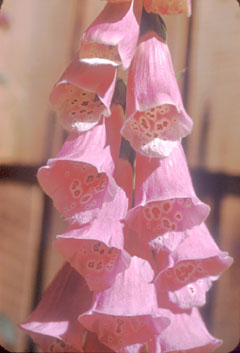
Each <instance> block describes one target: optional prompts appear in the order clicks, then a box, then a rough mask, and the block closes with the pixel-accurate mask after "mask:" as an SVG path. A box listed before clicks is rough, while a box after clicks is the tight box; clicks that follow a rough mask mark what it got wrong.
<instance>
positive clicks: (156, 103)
mask: <svg viewBox="0 0 240 353" xmlns="http://www.w3.org/2000/svg"><path fill="white" fill-rule="evenodd" d="M126 103H127V106H126V117H127V119H126V121H125V123H124V125H123V127H122V129H121V133H122V135H123V136H124V137H125V138H126V139H127V140H128V141H129V142H130V143H131V145H132V147H133V148H134V149H135V150H136V151H137V152H138V153H140V154H142V155H145V156H148V157H161V158H163V157H166V156H168V155H169V154H170V152H171V151H172V150H173V149H174V148H175V147H176V146H177V145H179V143H180V142H181V138H182V137H185V136H186V135H188V134H189V133H190V132H191V129H192V120H191V119H190V117H189V116H188V115H187V113H186V111H185V109H184V107H183V103H182V98H181V94H180V92H179V88H178V84H177V80H176V77H175V73H174V70H173V66H172V61H171V56H170V52H169V49H168V46H167V44H166V43H165V42H164V40H163V39H162V38H161V37H160V36H159V35H157V34H156V32H154V31H149V32H147V33H146V34H144V35H143V37H142V38H141V41H140V43H139V45H138V47H137V50H136V54H135V56H134V59H133V61H132V64H131V66H130V69H129V75H128V84H127V101H126Z"/></svg>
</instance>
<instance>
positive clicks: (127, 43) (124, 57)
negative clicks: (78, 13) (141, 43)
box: [79, 0, 142, 69]
mask: <svg viewBox="0 0 240 353" xmlns="http://www.w3.org/2000/svg"><path fill="white" fill-rule="evenodd" d="M141 13H142V0H132V1H131V2H129V1H128V2H126V1H125V2H124V3H118V2H117V3H111V2H109V3H107V5H106V6H105V8H104V9H103V11H102V12H101V13H100V15H99V16H98V17H97V18H96V19H95V21H94V22H93V23H92V24H91V26H90V27H89V28H88V29H87V30H86V32H85V33H84V34H83V37H82V40H81V49H80V53H79V56H80V58H103V59H108V60H110V61H112V62H114V63H115V64H117V65H119V64H122V66H123V68H124V69H127V68H128V67H129V65H130V63H131V61H132V58H133V56H134V53H135V49H136V46H137V41H138V36H139V27H140V20H141ZM129 33H131V35H129Z"/></svg>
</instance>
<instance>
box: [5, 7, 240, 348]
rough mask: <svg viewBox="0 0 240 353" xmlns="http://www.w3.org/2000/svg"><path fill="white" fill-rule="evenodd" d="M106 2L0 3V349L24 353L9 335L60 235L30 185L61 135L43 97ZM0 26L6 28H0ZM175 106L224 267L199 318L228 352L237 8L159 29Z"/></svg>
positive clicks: (239, 87)
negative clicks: (179, 106) (174, 82)
mask: <svg viewBox="0 0 240 353" xmlns="http://www.w3.org/2000/svg"><path fill="white" fill-rule="evenodd" d="M104 4H105V2H104V1H100V0H67V1H66V0H47V1H46V0H45V1H40V0H21V1H19V0H5V1H4V3H3V6H2V13H3V14H4V15H6V16H8V20H9V23H8V21H7V22H6V21H5V23H4V21H3V20H2V22H1V20H0V345H2V346H4V347H5V348H7V349H9V350H10V351H15V352H16V351H17V352H23V351H24V350H25V351H26V352H30V349H31V352H32V351H33V347H32V346H31V342H30V341H29V339H28V338H27V336H26V335H24V334H23V333H22V332H21V331H20V330H19V329H18V328H17V324H18V323H20V322H21V321H23V320H25V319H26V318H27V316H28V315H29V313H30V312H31V311H32V309H33V308H34V307H35V306H36V304H37V303H38V301H39V299H40V297H41V293H42V291H43V290H44V289H45V288H46V287H47V286H48V284H49V283H50V281H51V280H52V278H53V276H54V274H55V273H56V272H57V270H58V269H59V268H60V266H61V264H62V262H63V259H62V258H61V257H60V255H58V254H57V253H56V252H55V251H54V250H53V249H52V242H53V240H54V238H55V236H56V234H58V233H60V232H62V231H64V229H65V228H66V224H64V222H63V220H62V219H61V217H60V216H59V214H57V212H56V211H55V210H54V209H53V208H52V204H51V201H50V200H49V199H48V198H47V197H46V196H45V195H44V194H43V192H42V191H41V189H40V187H39V186H38V183H37V180H36V172H37V169H38V167H40V166H41V165H44V164H45V163H46V160H47V159H48V158H49V157H50V156H54V155H55V154H56V153H57V151H58V150H59V148H60V146H61V144H62V142H63V140H64V137H65V134H64V132H63V130H62V128H61V126H60V124H59V122H58V121H57V118H56V116H55V113H54V112H53V111H52V110H51V108H50V106H49V103H48V96H49V93H50V91H51V88H52V86H53V84H54V83H55V81H56V80H57V79H58V78H59V76H60V75H61V73H62V72H63V70H64V69H65V67H66V66H67V65H68V63H69V61H70V60H71V58H72V57H73V54H74V53H75V52H76V51H77V49H78V48H79V40H80V36H81V33H82V31H83V30H84V29H86V27H87V26H88V25H89V24H90V22H91V21H92V20H93V19H94V18H95V17H96V15H97V14H98V13H99V11H100V10H101V9H102V7H103V6H104ZM5 20H6V19H5ZM164 20H165V22H166V25H167V29H168V44H169V46H170V50H171V53H172V56H173V61H174V66H175V71H176V73H179V72H181V71H182V70H183V69H185V68H186V72H185V74H184V75H183V76H182V78H181V79H180V81H179V85H180V88H181V90H182V93H183V97H184V103H185V106H186V109H187V111H188V113H189V115H190V116H191V117H192V119H193V121H194V129H193V133H192V134H191V135H190V137H188V138H187V139H186V141H185V142H184V147H185V150H186V153H187V157H188V161H189V165H190V168H191V172H192V176H193V181H194V185H195V187H196V190H197V193H198V196H199V197H200V198H202V199H203V200H204V201H205V202H207V203H209V204H210V205H211V207H212V212H211V215H210V217H209V219H208V222H207V223H208V226H209V227H210V230H211V232H212V234H213V236H214V238H215V239H216V241H217V242H218V244H219V246H220V247H221V249H223V250H225V251H228V252H229V253H230V255H231V256H233V257H234V260H235V262H234V264H233V265H232V267H231V268H230V269H229V270H228V271H227V272H226V273H224V274H223V275H222V277H221V279H220V280H219V281H218V282H216V283H215V284H214V287H213V289H212V290H211V291H210V293H209V294H208V304H207V306H206V307H205V308H204V309H203V315H204V318H205V321H206V323H207V326H208V328H209V330H210V332H211V333H212V334H213V335H215V336H216V337H218V338H222V339H223V340H224V344H223V346H222V347H221V348H219V349H218V351H217V352H218V353H228V352H230V351H231V350H233V349H234V347H236V346H237V344H238V341H239V331H240V299H239V298H240V237H239V234H240V141H239V140H240V138H239V137H240V132H239V130H240V123H239V118H240V64H239V61H240V7H239V5H238V2H237V1H236V0H228V1H226V0H211V1H209V0H201V1H197V0H193V16H192V17H191V18H190V19H188V18H186V17H185V16H183V15H180V16H173V17H164Z"/></svg>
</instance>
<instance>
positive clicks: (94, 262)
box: [54, 180, 130, 291]
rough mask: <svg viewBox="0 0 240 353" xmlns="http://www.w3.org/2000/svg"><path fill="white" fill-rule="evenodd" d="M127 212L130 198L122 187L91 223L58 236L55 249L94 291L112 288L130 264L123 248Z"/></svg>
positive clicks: (104, 204)
mask: <svg viewBox="0 0 240 353" xmlns="http://www.w3.org/2000/svg"><path fill="white" fill-rule="evenodd" d="M129 182H130V180H129ZM120 185H121V183H120ZM127 209H128V202H127V197H126V195H125V193H124V191H123V190H122V189H120V188H119V189H118V191H117V193H116V195H115V197H114V199H113V200H112V201H110V202H105V203H103V205H102V208H101V210H100V211H99V213H98V216H97V218H95V219H94V220H93V221H92V222H91V223H89V224H87V225H85V226H82V227H81V228H75V229H70V230H69V231H67V232H65V233H64V234H62V235H59V236H58V237H57V240H56V242H55V244H54V245H55V248H56V249H57V250H58V251H59V252H60V253H61V254H62V255H63V256H64V257H65V259H66V260H67V261H69V262H70V264H71V265H72V266H73V267H74V268H75V269H76V270H77V271H78V272H79V273H81V275H82V276H83V277H84V278H85V280H86V282H87V284H88V286H89V288H90V290H93V291H101V290H104V289H106V288H109V287H110V286H111V285H112V284H113V282H114V280H115V277H116V275H117V274H118V273H120V272H122V271H125V270H126V268H127V267H128V266H129V264H130V256H129V254H128V253H127V252H126V251H125V250H124V248H123V245H124V238H123V229H122V228H123V224H122V223H121V222H120V220H121V219H122V218H124V217H125V216H126V213H127Z"/></svg>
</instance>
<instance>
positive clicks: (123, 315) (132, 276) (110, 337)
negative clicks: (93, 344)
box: [79, 257, 169, 351]
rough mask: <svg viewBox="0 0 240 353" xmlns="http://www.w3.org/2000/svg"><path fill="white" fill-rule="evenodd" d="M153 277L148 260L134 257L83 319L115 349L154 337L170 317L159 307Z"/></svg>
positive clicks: (104, 342)
mask: <svg viewBox="0 0 240 353" xmlns="http://www.w3.org/2000/svg"><path fill="white" fill-rule="evenodd" d="M152 279H153V271H152V270H151V267H150V265H149V264H148V262H147V261H144V260H141V259H139V258H137V257H133V258H132V260H131V264H130V267H129V268H128V269H127V270H126V271H125V272H123V273H120V274H118V275H117V277H116V280H115V282H114V283H113V285H112V287H111V288H109V289H107V290H105V291H103V292H100V293H98V294H97V295H96V297H95V302H94V305H93V307H92V308H91V309H90V310H89V311H88V312H86V313H84V314H82V315H80V316H79V321H80V323H81V324H82V325H83V326H85V327H86V328H87V329H89V330H90V331H93V332H95V333H96V334H97V336H98V339H99V340H100V341H101V342H102V343H103V344H105V345H106V346H108V347H110V348H111V349H113V350H114V351H118V350H120V349H121V348H122V347H124V346H128V345H131V344H136V343H143V342H146V341H147V340H148V339H150V338H153V337H154V336H155V335H157V334H158V333H160V332H161V331H162V330H164V329H165V328H166V327H167V326H168V325H169V320H168V319H165V317H164V315H162V313H161V311H159V309H158V307H157V302H156V293H155V289H154V285H153V284H152V283H149V282H151V281H152Z"/></svg>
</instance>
